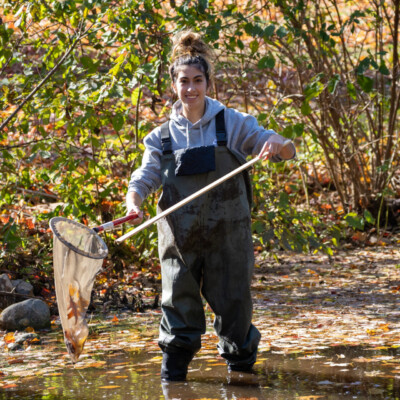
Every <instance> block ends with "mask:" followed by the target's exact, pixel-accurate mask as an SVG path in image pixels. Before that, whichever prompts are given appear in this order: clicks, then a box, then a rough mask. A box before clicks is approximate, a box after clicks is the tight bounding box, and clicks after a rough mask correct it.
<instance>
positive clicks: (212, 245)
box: [127, 32, 296, 381]
mask: <svg viewBox="0 0 400 400" xmlns="http://www.w3.org/2000/svg"><path fill="white" fill-rule="evenodd" d="M211 55H212V53H211V50H210V49H209V48H208V46H207V45H206V44H205V43H204V42H203V40H202V39H201V37H200V35H198V34H196V33H193V32H184V33H182V34H180V35H178V36H177V37H175V39H174V46H173V50H172V57H171V65H170V70H169V72H170V76H171V79H172V88H173V90H174V92H175V93H176V95H177V96H178V98H179V100H178V101H177V102H176V103H175V104H174V105H173V109H172V113H171V116H170V120H169V122H167V123H165V124H163V125H162V126H161V127H158V128H156V129H154V130H153V131H152V132H151V133H150V134H149V135H148V136H146V138H145V140H144V144H145V147H146V150H145V153H144V157H143V162H142V166H141V167H140V168H139V169H138V170H136V171H134V172H133V174H132V177H131V180H130V183H129V188H128V194H127V209H128V213H137V214H138V215H139V217H138V218H137V219H135V220H134V223H140V222H141V220H142V218H143V213H142V211H141V210H140V206H141V204H142V202H143V200H144V199H145V198H146V197H147V196H148V195H149V194H150V193H151V192H153V191H155V190H157V189H158V188H159V187H160V185H161V186H162V189H163V191H162V195H161V198H160V200H159V203H158V210H159V212H161V211H163V210H165V209H167V208H168V207H170V206H172V205H174V204H176V203H177V202H179V201H180V200H182V199H183V198H186V197H187V196H189V195H190V194H192V193H194V192H196V191H197V190H199V189H201V188H203V187H204V186H206V185H208V184H209V183H211V182H213V181H215V180H216V179H218V178H220V177H222V176H224V175H226V174H227V173H228V172H230V171H232V170H234V169H236V168H237V167H239V166H240V165H241V164H243V162H244V161H245V157H246V156H248V155H255V154H260V155H261V156H262V157H264V158H269V159H271V160H272V161H274V162H277V161H282V160H285V159H290V158H293V157H294V156H295V153H296V151H295V148H294V146H293V144H292V143H291V142H290V143H289V145H286V144H288V143H287V142H288V141H287V140H286V139H285V138H284V137H282V136H280V135H278V134H276V133H275V132H274V131H266V130H265V129H263V128H262V127H260V126H259V125H258V124H257V120H256V119H255V118H254V117H252V116H250V115H248V114H244V113H241V112H239V111H237V110H235V109H230V108H226V107H225V106H223V105H222V104H221V103H220V102H219V101H217V100H214V99H211V98H209V97H207V92H208V90H209V88H210V86H211V81H212V77H213V68H212V63H211ZM250 203H251V189H250V182H249V178H248V175H247V173H244V174H239V175H236V176H235V177H234V178H232V179H230V180H228V181H226V182H224V183H223V184H221V185H219V186H217V187H216V188H214V189H213V190H211V191H210V192H208V193H206V194H204V195H203V196H201V197H199V198H198V199H196V200H194V201H192V202H190V203H189V204H187V205H186V206H184V207H182V208H181V209H179V210H177V211H175V212H174V213H172V214H170V215H169V216H168V217H167V218H165V219H162V220H161V222H159V224H158V235H159V236H158V239H159V256H160V261H161V272H162V311H163V316H162V320H161V324H160V336H159V345H160V347H161V349H162V351H163V362H162V367H161V377H162V379H163V380H167V381H175V380H185V379H186V375H187V370H188V365H189V363H190V361H191V360H192V358H193V356H194V354H195V353H196V352H197V351H198V350H199V349H200V347H201V334H203V333H205V329H206V324H205V317H204V309H203V303H202V297H201V296H203V297H204V299H205V300H206V301H207V302H208V304H209V305H210V307H211V309H212V310H213V312H214V314H215V320H214V328H215V330H216V333H217V334H218V336H219V339H220V340H219V344H218V350H219V353H220V354H221V356H222V357H224V358H225V360H226V362H227V365H228V369H229V370H230V371H251V369H252V366H253V364H254V363H255V361H256V354H257V347H258V343H259V340H260V333H259V331H258V330H257V329H256V328H255V327H254V326H253V325H252V323H251V318H252V301H251V294H250V284H251V276H252V270H253V265H254V256H253V243H252V237H251V221H250Z"/></svg>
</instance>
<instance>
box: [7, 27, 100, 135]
mask: <svg viewBox="0 0 400 400" xmlns="http://www.w3.org/2000/svg"><path fill="white" fill-rule="evenodd" d="M92 26H93V25H91V26H90V27H89V28H87V29H86V31H85V32H83V33H82V34H80V35H79V36H78V37H77V38H76V39H75V41H74V42H73V43H72V45H71V47H70V48H69V49H68V50H67V52H66V53H65V54H64V55H63V56H62V57H61V59H60V60H59V61H58V63H57V64H56V65H55V66H54V67H53V69H52V70H51V71H50V72H49V73H48V74H47V75H46V76H45V77H44V78H43V79H42V81H41V82H40V83H39V84H38V85H37V86H36V87H35V88H34V89H33V90H32V91H31V92H30V93H29V94H28V96H27V97H26V98H25V99H24V100H23V101H22V103H21V104H20V105H19V106H18V107H17V108H16V109H15V110H14V112H13V113H11V115H9V116H8V118H6V120H5V121H4V122H3V123H2V124H1V125H0V132H1V131H2V130H3V129H4V128H5V127H6V126H7V125H8V124H9V122H10V121H11V120H12V119H13V118H14V117H15V115H16V114H17V113H18V112H19V111H20V110H21V109H22V108H23V106H24V105H25V104H26V103H27V102H28V101H30V100H31V98H32V97H33V96H34V95H35V94H36V93H37V92H38V91H39V90H40V88H41V87H42V86H43V85H44V84H45V83H46V82H47V81H48V80H49V79H50V78H51V76H52V75H53V74H54V73H55V72H56V71H57V69H58V68H59V67H60V66H61V65H62V64H63V62H64V61H65V60H66V59H67V58H68V56H69V55H70V54H71V53H72V50H74V48H75V47H76V45H77V44H78V43H79V42H80V40H81V39H83V38H84V37H85V36H86V34H87V33H88V31H89V30H90V29H91V28H92Z"/></svg>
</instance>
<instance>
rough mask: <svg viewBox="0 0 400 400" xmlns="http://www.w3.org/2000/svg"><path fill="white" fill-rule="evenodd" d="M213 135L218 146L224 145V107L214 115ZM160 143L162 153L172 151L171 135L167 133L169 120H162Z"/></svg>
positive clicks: (225, 142) (225, 141)
mask: <svg viewBox="0 0 400 400" xmlns="http://www.w3.org/2000/svg"><path fill="white" fill-rule="evenodd" d="M215 136H216V137H217V143H218V146H226V144H227V143H228V141H227V140H226V130H225V115H224V109H222V110H221V111H220V112H219V113H218V114H217V115H216V116H215ZM161 145H162V150H163V154H171V153H172V144H171V137H170V133H169V121H167V122H164V123H163V124H162V125H161Z"/></svg>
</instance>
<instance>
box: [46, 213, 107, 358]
mask: <svg viewBox="0 0 400 400" xmlns="http://www.w3.org/2000/svg"><path fill="white" fill-rule="evenodd" d="M50 228H51V230H52V231H53V233H54V237H53V267H54V281H55V287H56V297H57V306H58V311H59V315H60V319H61V324H62V328H63V332H64V340H65V345H66V347H67V350H68V353H69V355H70V356H71V359H72V361H73V362H76V361H77V360H78V357H79V355H80V354H81V353H82V350H83V346H84V344H85V341H86V339H87V336H88V333H89V329H88V326H87V322H86V320H85V315H86V311H87V309H88V306H89V304H90V296H91V292H92V288H93V283H94V279H95V277H96V274H97V273H98V272H99V270H100V268H101V267H102V264H103V259H104V258H105V257H106V256H107V253H108V250H107V246H106V244H105V243H104V241H103V240H102V239H101V238H100V236H99V235H98V234H97V233H96V232H95V231H94V230H92V229H90V228H88V227H86V226H85V225H82V224H79V223H77V222H74V221H72V220H69V219H66V218H61V217H56V218H52V219H51V220H50Z"/></svg>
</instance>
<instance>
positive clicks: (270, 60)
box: [257, 54, 275, 69]
mask: <svg viewBox="0 0 400 400" xmlns="http://www.w3.org/2000/svg"><path fill="white" fill-rule="evenodd" d="M257 67H258V68H259V69H264V68H269V69H272V68H274V67H275V58H274V56H273V55H272V54H270V55H268V56H264V57H263V58H261V59H260V61H259V62H258V63H257Z"/></svg>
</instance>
